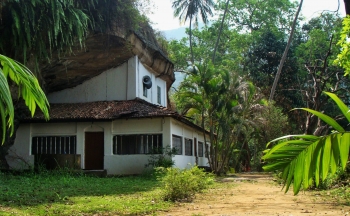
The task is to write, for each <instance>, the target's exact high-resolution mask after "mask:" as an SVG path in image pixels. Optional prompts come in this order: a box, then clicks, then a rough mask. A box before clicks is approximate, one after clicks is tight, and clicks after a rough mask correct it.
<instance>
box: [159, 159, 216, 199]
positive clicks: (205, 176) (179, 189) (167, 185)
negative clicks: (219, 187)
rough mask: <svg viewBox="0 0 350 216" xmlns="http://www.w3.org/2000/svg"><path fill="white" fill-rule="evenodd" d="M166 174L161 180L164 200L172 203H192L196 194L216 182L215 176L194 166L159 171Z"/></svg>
mask: <svg viewBox="0 0 350 216" xmlns="http://www.w3.org/2000/svg"><path fill="white" fill-rule="evenodd" d="M158 170H159V171H160V172H164V176H163V177H162V178H161V182H162V184H163V198H164V200H170V201H190V200H192V199H193V197H194V196H195V194H196V193H198V192H201V191H203V190H204V189H206V188H208V187H209V185H211V184H212V183H213V182H214V175H213V174H212V173H206V172H204V170H203V169H200V168H198V167H197V166H194V167H192V168H190V169H183V170H181V169H179V168H167V169H164V168H163V169H162V168H161V169H158Z"/></svg>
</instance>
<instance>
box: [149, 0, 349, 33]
mask: <svg viewBox="0 0 350 216" xmlns="http://www.w3.org/2000/svg"><path fill="white" fill-rule="evenodd" d="M151 2H152V3H153V4H154V5H155V7H154V9H153V11H152V12H153V14H151V15H149V18H150V20H151V22H153V23H154V24H153V27H154V28H155V29H158V30H161V31H165V30H171V29H177V28H179V27H182V26H184V25H180V23H179V20H178V19H177V18H174V17H173V10H172V8H171V0H151ZM298 2H299V1H298ZM339 2H340V9H339V11H340V13H341V14H342V15H345V10H344V2H343V0H339ZM337 7H338V0H304V3H303V7H302V14H303V15H304V16H305V17H306V18H307V19H310V18H312V17H315V16H317V15H318V14H319V13H320V12H321V11H322V10H331V11H335V10H336V9H337ZM187 25H188V24H186V26H187Z"/></svg>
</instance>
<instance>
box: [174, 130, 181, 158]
mask: <svg viewBox="0 0 350 216" xmlns="http://www.w3.org/2000/svg"><path fill="white" fill-rule="evenodd" d="M173 148H175V149H176V154H177V155H182V137H180V136H176V135H173Z"/></svg>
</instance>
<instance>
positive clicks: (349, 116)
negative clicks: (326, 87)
mask: <svg viewBox="0 0 350 216" xmlns="http://www.w3.org/2000/svg"><path fill="white" fill-rule="evenodd" d="M324 93H325V94H326V95H328V96H329V97H330V98H332V99H333V100H334V102H335V103H336V104H337V105H338V107H339V109H340V111H341V112H342V113H343V115H344V116H345V117H346V119H347V120H348V122H350V112H349V108H348V106H346V105H345V104H344V103H343V101H341V100H340V99H339V97H338V96H337V95H336V94H333V93H330V92H324Z"/></svg>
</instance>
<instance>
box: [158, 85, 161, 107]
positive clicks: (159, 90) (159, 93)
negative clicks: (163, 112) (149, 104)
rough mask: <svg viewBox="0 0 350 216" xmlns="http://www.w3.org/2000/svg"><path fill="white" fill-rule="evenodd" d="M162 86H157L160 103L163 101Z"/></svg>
mask: <svg viewBox="0 0 350 216" xmlns="http://www.w3.org/2000/svg"><path fill="white" fill-rule="evenodd" d="M161 90H162V89H161V88H160V87H159V86H157V102H158V103H159V104H161V103H162V92H161Z"/></svg>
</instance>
